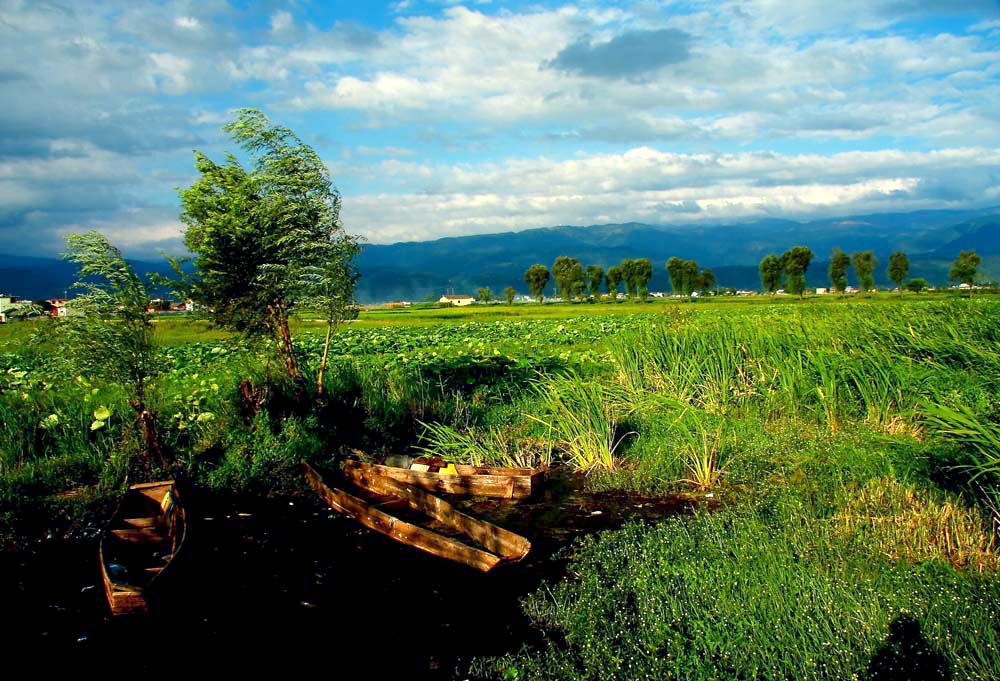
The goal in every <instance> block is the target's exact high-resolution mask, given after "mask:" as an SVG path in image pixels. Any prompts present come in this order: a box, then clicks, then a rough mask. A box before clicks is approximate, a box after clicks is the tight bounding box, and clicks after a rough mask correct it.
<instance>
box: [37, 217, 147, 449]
mask: <svg viewBox="0 0 1000 681" xmlns="http://www.w3.org/2000/svg"><path fill="white" fill-rule="evenodd" d="M66 243H67V250H66V254H65V256H64V257H65V258H66V259H67V260H69V261H70V262H73V263H76V265H77V267H78V273H77V277H78V281H77V283H76V284H74V285H73V288H74V289H76V290H78V291H79V292H80V293H79V295H77V297H76V298H74V299H73V301H72V307H71V311H72V312H71V314H70V315H68V316H66V317H63V318H61V319H60V320H59V323H58V325H57V326H56V332H57V334H58V337H59V338H60V340H61V341H62V348H63V351H62V352H61V353H60V358H61V359H62V360H63V361H65V362H67V363H68V364H69V365H70V367H71V368H72V369H73V371H74V373H76V374H78V375H85V376H88V377H90V378H97V379H100V380H103V381H106V382H108V383H114V384H116V385H118V386H120V387H121V388H122V390H124V391H125V395H126V399H127V400H128V404H129V406H130V407H131V408H132V410H133V411H134V412H135V418H136V421H137V422H138V424H139V425H140V426H141V428H142V436H143V449H142V452H141V456H142V458H143V459H144V463H145V464H147V465H148V464H150V463H152V462H156V463H159V464H160V465H161V466H164V467H166V463H165V461H164V458H163V452H162V449H161V447H160V438H159V435H158V434H157V430H156V415H155V414H154V413H153V411H152V410H151V409H150V407H149V401H150V387H151V384H152V381H153V379H154V378H155V377H156V375H157V374H158V373H160V371H161V369H162V364H161V363H160V362H159V361H158V360H157V357H156V344H155V343H154V339H153V324H152V315H151V314H150V313H149V312H147V311H146V310H147V307H148V305H149V300H150V289H149V286H148V285H147V284H146V282H144V281H143V279H142V278H141V277H140V276H139V275H137V274H136V273H135V272H134V271H132V268H131V267H130V266H129V264H128V263H127V262H125V259H124V258H123V257H122V254H121V251H119V250H118V249H117V248H115V247H114V246H112V245H111V244H110V243H108V240H107V239H106V238H105V237H104V236H103V235H102V234H100V233H98V232H87V233H86V234H71V235H69V236H68V237H67V238H66Z"/></svg>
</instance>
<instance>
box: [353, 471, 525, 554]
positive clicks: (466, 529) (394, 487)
mask: <svg viewBox="0 0 1000 681" xmlns="http://www.w3.org/2000/svg"><path fill="white" fill-rule="evenodd" d="M344 475H345V476H346V477H347V479H348V480H350V481H351V482H352V483H354V484H355V485H357V486H358V487H361V488H363V489H368V490H371V491H373V492H376V493H378V494H392V495H394V496H397V497H399V498H400V499H405V500H406V502H407V503H408V504H409V505H410V507H411V508H413V509H414V510H416V511H420V512H421V513H426V514H427V515H429V516H430V517H432V518H434V519H435V520H438V521H440V522H442V523H444V524H445V525H447V526H449V527H452V528H454V529H456V530H458V531H459V532H461V533H463V534H465V535H466V536H468V537H470V538H472V539H473V540H474V541H476V542H478V543H479V544H480V545H482V546H483V547H485V548H486V549H487V550H488V551H491V552H492V553H495V554H497V555H498V556H500V557H501V558H503V559H504V560H505V561H508V562H514V561H518V560H521V559H522V558H524V557H525V556H526V555H528V551H530V550H531V542H529V541H528V540H527V539H525V538H524V537H522V536H521V535H519V534H515V533H513V532H511V531H510V530H505V529H503V528H502V527H497V526H496V525H494V524H492V523H489V522H486V521H485V520H480V519H479V518H473V517H472V516H470V515H466V514H465V513H462V512H461V511H459V510H458V509H456V508H455V507H454V506H452V505H451V504H449V503H448V502H447V501H445V500H444V499H441V498H439V497H436V496H434V495H433V494H429V493H427V492H425V491H424V490H422V489H418V488H416V487H411V486H410V485H405V484H403V483H400V482H398V481H396V480H393V479H392V478H388V477H385V476H383V475H381V471H379V470H376V469H369V470H364V469H362V468H359V467H350V468H345V470H344Z"/></svg>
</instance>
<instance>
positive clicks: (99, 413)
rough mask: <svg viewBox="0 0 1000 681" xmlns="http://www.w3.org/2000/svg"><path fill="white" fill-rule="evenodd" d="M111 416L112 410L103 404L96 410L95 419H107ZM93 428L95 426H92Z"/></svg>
mask: <svg viewBox="0 0 1000 681" xmlns="http://www.w3.org/2000/svg"><path fill="white" fill-rule="evenodd" d="M109 418H111V411H110V410H109V409H108V408H107V407H105V406H104V405H103V404H102V405H101V406H99V407H98V408H97V409H95V410H94V419H95V420H97V421H107V420H108V419H109ZM102 425H103V424H102ZM91 430H94V428H93V427H91Z"/></svg>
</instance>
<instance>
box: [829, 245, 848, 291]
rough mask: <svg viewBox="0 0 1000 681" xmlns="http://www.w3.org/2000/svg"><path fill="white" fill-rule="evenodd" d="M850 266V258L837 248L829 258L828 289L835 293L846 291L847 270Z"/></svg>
mask: <svg viewBox="0 0 1000 681" xmlns="http://www.w3.org/2000/svg"><path fill="white" fill-rule="evenodd" d="M850 266H851V256H849V255H847V253H844V252H843V251H842V250H840V249H839V248H836V247H835V248H834V249H833V254H832V255H831V256H830V288H832V289H833V290H834V291H836V292H837V293H843V292H844V291H846V290H847V270H848V268H849V267H850Z"/></svg>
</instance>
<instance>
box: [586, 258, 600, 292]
mask: <svg viewBox="0 0 1000 681" xmlns="http://www.w3.org/2000/svg"><path fill="white" fill-rule="evenodd" d="M602 281H604V268H603V267H601V266H600V265H587V293H589V294H590V295H592V296H599V295H601V282H602Z"/></svg>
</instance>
